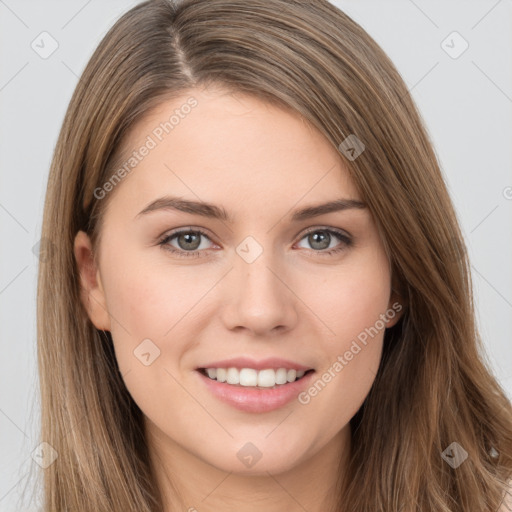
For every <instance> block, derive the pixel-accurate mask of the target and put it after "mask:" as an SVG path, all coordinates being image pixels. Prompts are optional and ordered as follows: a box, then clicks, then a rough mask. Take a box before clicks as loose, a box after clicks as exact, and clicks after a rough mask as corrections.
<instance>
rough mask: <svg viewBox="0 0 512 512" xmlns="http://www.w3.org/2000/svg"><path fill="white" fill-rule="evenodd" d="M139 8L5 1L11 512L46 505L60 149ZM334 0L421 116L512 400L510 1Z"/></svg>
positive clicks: (3, 315)
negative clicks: (49, 329) (51, 218)
mask: <svg viewBox="0 0 512 512" xmlns="http://www.w3.org/2000/svg"><path fill="white" fill-rule="evenodd" d="M248 1H250V0H248ZM136 3H137V2H136V1H132V2H130V1H127V0H124V1H123V0H116V1H100V0H89V1H86V0H68V1H66V2H64V1H46V0H45V1H35V0H34V1H19V0H18V1H17V0H0V112H1V116H0V144H1V151H0V233H1V243H2V251H1V258H2V259H1V260H0V340H1V353H0V354H1V355H0V376H1V387H0V510H1V511H5V512H9V511H18V510H21V509H23V510H35V509H36V506H35V505H32V506H31V507H30V508H29V507H28V506H27V505H26V506H23V507H22V508H20V505H19V502H18V499H19V496H20V495H21V494H22V492H23V490H24V488H25V487H26V486H27V485H29V482H30V478H29V470H30V469H31V467H32V468H34V467H35V463H34V462H33V460H32V452H33V450H34V449H35V447H36V446H37V444H38V442H39V441H38V421H39V420H38V415H39V411H38V401H39V400H38V394H37V393H38V391H37V374H36V345H35V339H36V321H35V291H36V278H37V264H38V260H37V257H36V255H35V254H34V251H33V246H34V245H35V244H36V243H37V242H38V240H39V238H40V235H39V233H40V229H41V216H42V207H43V201H44V194H45V188H46V180H47V175H48V169H49V165H50V161H51V157H52V152H53V149H54V146H55V143H56V140H57V135H58V133H59V130H60V126H61V123H62V120H63V117H64V113H65V110H66V108H67V105H68V102H69V100H70V98H71V94H72V92H73V89H74V87H75V85H76V83H77V81H78V76H79V75H80V73H81V72H82V70H83V68H84V66H85V64H86V62H87V60H88V58H89V57H90V55H91V54H92V52H93V50H94V48H95V47H96V46H97V44H98V43H99V41H100V40H101V38H102V37H103V36H104V34H105V33H106V31H107V30H108V29H109V28H110V26H111V25H112V24H113V23H114V21H115V20H116V19H117V18H118V17H119V15H120V14H121V13H123V12H125V11H127V10H128V9H129V8H130V7H132V6H133V5H135V4H136ZM334 3H335V4H336V5H337V6H339V7H340V8H341V9H343V10H345V12H347V14H349V15H350V16H352V17H353V18H354V19H355V20H356V21H357V22H359V23H360V24H361V25H362V26H363V27H364V28H365V29H366V30H367V31H368V32H369V33H370V34H371V35H372V36H373V37H374V39H376V41H377V42H378V43H379V44H380V45H381V46H382V47H383V48H384V50H385V51H386V52H387V53H388V54H389V56H390V57H391V59H392V60H393V61H394V62H395V64H396V66H397V67H398V69H399V71H400V73H401V74H402V76H403V78H404V80H405V82H406V83H407V85H408V87H409V89H410V91H411V94H412V96H413V98H414V99H415V101H416V102H417V104H418V107H419V109H420V111H421V113H422V115H423V118H424V120H425V123H426V127H427V129H428V131H429V133H430V135H431V137H432V140H433V143H434V146H435V150H436V153H437V155H438V156H439V159H440V162H441V165H442V169H443V173H444V175H445V178H446V181H447V184H448V187H449V190H450V193H451V196H452V199H453V201H454V203H455V207H456V210H457V212H458V216H459V220H460V222H461V225H462V229H463V232H464V234H465V238H466V242H467V244H468V248H469V251H470V257H471V261H472V273H473V280H474V287H475V301H476V306H477V310H478V321H479V326H480V330H481V334H482V337H483V340H484V344H485V348H486V350H487V354H488V357H489V361H490V364H491V365H492V366H493V368H494V369H495V373H496V375H497V377H498V379H499V380H500V382H501V383H502V384H503V386H504V387H505V389H506V390H507V393H508V394H509V396H510V397H512V343H510V332H511V330H512V171H511V169H512V0H499V1H496V0H478V1H476V0H473V1H469V0H458V1H455V0H451V1H447V0H444V1H432V0H428V1H427V0H414V1H413V0H393V1H391V0H380V1H377V0H372V1H370V0H343V1H337V2H334ZM43 31H46V32H48V33H49V34H50V35H51V37H52V38H54V39H55V40H56V41H57V43H58V48H57V50H56V51H55V52H54V53H53V54H52V55H50V56H49V57H48V58H46V59H43V58H42V57H41V56H40V55H39V54H38V53H36V51H34V49H32V47H31V44H32V42H33V41H35V42H34V43H33V44H34V46H35V45H39V48H40V50H39V51H41V52H42V51H44V50H43V44H44V49H46V51H47V50H48V49H50V48H51V46H50V44H51V40H50V39H49V38H48V36H40V34H41V33H42V32H43ZM453 31H457V32H458V33H459V34H460V35H461V36H462V38H464V39H465V40H466V41H467V42H468V44H469V47H468V49H467V50H466V51H465V52H464V53H462V54H461V55H460V56H459V57H458V58H452V57H451V56H450V55H448V53H446V51H445V49H444V48H446V47H447V46H451V47H452V48H451V50H449V51H451V52H452V53H453V52H456V51H457V50H458V49H460V48H462V46H461V42H462V40H460V39H459V40H457V36H450V38H448V40H447V41H446V42H445V43H444V45H443V46H442V42H443V40H445V39H446V38H447V36H449V35H450V34H451V33H452V32H453ZM44 37H46V39H45V40H44V41H43V42H41V41H42V38H44ZM452 41H453V42H452ZM448 49H449V48H448ZM32 471H33V469H32ZM29 489H30V486H29Z"/></svg>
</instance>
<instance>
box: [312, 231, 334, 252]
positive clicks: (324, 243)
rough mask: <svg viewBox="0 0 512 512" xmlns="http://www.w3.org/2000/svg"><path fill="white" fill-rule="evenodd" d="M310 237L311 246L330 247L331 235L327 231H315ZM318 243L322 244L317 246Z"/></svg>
mask: <svg viewBox="0 0 512 512" xmlns="http://www.w3.org/2000/svg"><path fill="white" fill-rule="evenodd" d="M309 238H310V243H311V246H312V247H313V248H316V249H326V248H327V247H329V241H330V240H329V238H330V235H329V234H328V233H326V232H325V231H315V232H314V233H312V234H311V235H309ZM319 240H320V241H319ZM316 243H319V244H320V246H319V247H318V246H317V247H315V244H316Z"/></svg>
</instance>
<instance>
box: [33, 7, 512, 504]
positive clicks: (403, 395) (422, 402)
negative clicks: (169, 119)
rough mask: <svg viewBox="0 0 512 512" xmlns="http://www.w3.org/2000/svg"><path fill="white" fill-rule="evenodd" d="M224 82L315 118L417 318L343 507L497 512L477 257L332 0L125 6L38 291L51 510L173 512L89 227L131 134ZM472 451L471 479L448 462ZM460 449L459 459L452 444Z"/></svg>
mask: <svg viewBox="0 0 512 512" xmlns="http://www.w3.org/2000/svg"><path fill="white" fill-rule="evenodd" d="M209 84H221V85H222V86H223V87H224V88H226V90H232V91H236V92H242V93H246V94H251V95H254V96H257V97H258V98H260V99H263V100H265V101H268V102H271V103H273V104H275V105H278V106H281V107H282V108H287V109H291V110H293V111H294V112H296V113H298V114H299V115H301V116H303V117H304V118H305V119H306V120H307V121H309V122H310V123H311V124H312V125H313V126H315V127H316V128H317V129H318V130H320V132H321V133H322V134H323V135H324V136H325V137H326V138H327V139H328V140H329V141H330V142H331V143H332V144H333V146H334V147H336V148H340V144H341V143H342V142H343V141H344V140H345V139H346V137H348V136H349V135H351V134H353V135H355V136H356V137H357V139H359V140H360V141H362V142H363V144H364V146H365V150H364V151H363V152H362V153H361V154H360V155H359V157H358V158H356V159H352V158H347V155H346V154H345V153H344V152H343V151H342V150H341V149H340V150H339V153H340V158H341V159H342V160H343V162H344V164H345V166H346V167H347V168H348V170H349V172H350V175H351V177H352V179H353V180H354V182H355V184H356V186H357V187H358V189H359V191H360V193H361V195H362V198H363V200H364V201H365V202H366V203H367V204H368V207H369V208H370V210H371V212H372V214H373V216H374V218H375V221H376V223H377V226H378V228H379V231H380V233H381V236H382V239H383V241H384V243H385V246H386V250H387V252H388V256H389V258H390V262H391V266H392V275H393V284H394V288H395V289H396V290H399V292H400V294H401V297H402V303H403V305H404V314H403V316H402V318H401V319H400V321H399V322H398V323H397V324H396V325H395V326H394V327H392V328H390V329H388V330H387V331H386V334H385V338H384V348H383V356H382V361H381V364H380V367H379V371H378V374H377V376H376V379H375V382H374V385H373V387H372V388H371V390H370V393H369V394H368V396H367V398H366V400H365V401H364V404H363V405H362V407H361V408H360V410H359V411H358V412H357V414H356V415H355V416H354V417H353V418H352V420H351V422H350V424H351V430H352V448H351V453H350V471H349V474H348V476H349V478H347V480H346V481H343V483H342V479H341V478H340V485H339V507H338V508H339V509H340V510H343V511H344V512H366V511H367V512H370V511H371V512H375V511H390V512H391V511H393V512H395V511H402V512H408V511H413V510H414V511H417V510H421V511H423V512H425V511H434V510H435V511H445V512H448V511H452V512H453V511H460V512H462V511H465V512H467V511H468V510H478V511H484V510H485V511H495V510H496V509H497V508H498V507H499V504H500V502H501V500H502V498H503V495H504V493H505V491H506V487H505V484H506V482H508V480H509V479H510V477H511V475H512V410H511V405H510V403H509V402H508V400H507V398H506V395H505V393H504V391H503V389H502V388H501V387H500V385H499V384H498V382H497V381H496V379H495V377H494V376H493V374H492V371H491V368H490V365H489V363H488V362H487V360H486V356H485V353H484V349H483V346H482V343H481V340H480V338H479V334H478V331H477V327H476V323H475V314H474V304H473V299H472V297H473V291H472V285H471V277H470V273H469V262H468V257H467V253H466V248H465V245H464V241H463V238H462V235H461V231H460V228H459V225H458V221H457V218H456V215H455V212H454V209H453V206H452V203H451V200H450V198H449V196H448V193H447V190H446V187H445V184H444V181H443V178H442V174H441V171H440V168H439V163H438V161H437V159H436V155H435V153H434V151H433V149H432V143H431V141H430V140H429V137H428V135H427V133H426V131H425V128H424V126H423V121H422V119H421V117H420V114H419V113H418V111H417V109H416V107H415V105H414V102H413V100H412V99H411V96H410V95H409V92H408V90H407V87H406V85H405V84H404V81H403V80H402V78H401V76H400V74H399V73H398V71H397V70H396V68H395V67H394V65H393V64H392V62H391V61H390V60H389V58H388V57H387V55H386V54H385V53H384V52H383V50H382V49H381V48H380V47H379V46H378V45H377V43H376V42H375V41H374V40H373V39H372V38H371V37H370V36H369V35H368V34H367V33H366V32H365V31H364V30H363V29H362V28H361V26H359V25H358V24H357V23H355V22H354V21H353V20H352V19H351V18H350V17H348V16H347V15H346V14H344V13H343V12H342V11H340V10H339V9H337V8H336V7H334V6H333V5H332V4H330V3H328V2H327V1H325V0H316V1H313V0H311V1H298V0H296V1H294V0H251V1H247V0H184V1H171V0H150V1H147V2H143V3H141V4H139V5H137V6H135V7H134V8H132V9H131V10H130V11H128V12H127V13H126V14H124V15H123V16H122V17H121V18H120V19H119V20H118V21H117V22H116V23H115V25H114V26H113V27H112V28H111V29H110V31H109V32H108V33H107V35H106V36H105V37H104V39H103V40H102V41H101V43H100V44H99V46H98V48H97V49H96V51H95V52H94V54H93V56H92V57H91V59H90V61H89V63H88V64H87V66H86V68H85V70H84V72H83V74H82V76H81V78H80V81H79V83H78V85H77V87H76V90H75V92H74V95H73V97H72V99H71V102H70V105H69V108H68V110H67V113H66V116H65V119H64V123H63V126H62V130H61V132H60V136H59V139H58V142H57V145H56V148H55V153H54V157H53V161H52V165H51V170H50V176H49V181H48V189H47V193H46V203H45V209H44V219H43V228H42V237H43V239H44V240H45V243H46V244H48V245H49V246H51V247H52V249H53V255H52V257H50V258H47V259H46V260H45V261H44V262H41V265H40V270H39V282H38V362H39V372H40V385H41V401H42V433H41V435H42V439H41V440H42V441H45V442H47V443H49V444H50V445H51V446H52V447H53V448H54V449H55V450H56V452H57V453H58V457H57V459H56V460H55V462H54V463H53V464H51V465H50V466H49V467H48V468H47V469H45V470H44V500H45V505H44V506H45V508H44V510H45V511H48V512H49V511H52V512H56V511H65V510H66V511H78V510H80V511H81V512H85V511H95V512H96V511H102V512H119V511H120V510H123V511H126V512H128V511H133V512H150V511H152V512H156V511H162V510H163V504H162V499H161V496H160V491H159V489H158V488H157V485H156V480H155V476H154V474H153V472H152V469H151V464H150V462H149V456H148V450H147V445H146V440H145V435H144V428H143V421H142V420H143V418H142V413H141V411H140V410H139V408H138V407H137V405H136V404H135V402H134V401H133V399H132V398H131V396H130V395H129V393H128V391H127V389H126V387H125V385H124V382H123V378H122V376H121V375H120V373H119V371H118V368H117V364H116V360H115V355H114V352H113V348H112V340H111V338H110V333H109V332H104V331H98V330H97V329H96V328H95V327H94V326H93V325H92V323H91V322H90V320H89V318H88V316H87V313H86V311H85V309H84V307H83V305H82V303H81V301H80V280H79V275H78V270H77V265H76V262H75V260H74V257H73V241H74V237H75V235H76V233H77V231H78V230H84V231H86V232H87V233H88V234H89V235H90V236H91V237H92V239H93V245H94V246H95V247H97V246H98V244H99V240H100V239H99V234H100V232H101V229H100V228H101V219H102V216H103V213H104V211H105V207H106V205H107V204H108V199H109V196H107V197H105V198H104V199H101V200H99V199H98V198H97V197H96V196H95V194H94V191H95V189H97V188H98V187H101V186H102V184H104V183H106V182H107V181H108V180H109V179H110V178H111V177H112V175H113V173H114V171H115V169H116V165H118V163H119V162H118V159H119V150H120V147H121V144H122V142H123V140H125V137H126V135H127V133H128V131H129V130H130V129H131V128H133V126H134V125H135V123H136V122H137V121H138V120H140V119H141V118H142V116H143V115H144V114H146V113H147V112H149V110H151V109H152V108H153V107H155V106H157V105H158V104H159V103H161V102H162V101H164V100H165V99H169V98H172V97H175V96H178V95H182V94H183V93H184V92H186V91H188V90H189V89H191V88H193V87H198V86H204V85H209ZM452 443H457V449H458V447H459V446H460V447H462V449H463V450H464V451H465V452H467V459H466V460H465V461H464V462H463V463H462V464H460V465H459V466H458V467H452V465H450V464H448V463H447V462H446V457H443V456H442V453H446V452H445V450H446V449H447V448H448V449H453V446H456V445H453V444H452ZM450 446H451V448H450Z"/></svg>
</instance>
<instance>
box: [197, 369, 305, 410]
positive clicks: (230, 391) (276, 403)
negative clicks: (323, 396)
mask: <svg viewBox="0 0 512 512" xmlns="http://www.w3.org/2000/svg"><path fill="white" fill-rule="evenodd" d="M314 373H315V372H310V373H308V374H307V375H304V377H302V378H301V379H299V380H296V381H294V382H289V383H288V384H282V385H280V386H279V387H277V388H274V389H270V388H255V387H244V386H233V385H231V384H226V383H225V382H218V381H216V380H213V379H210V378H209V377H207V376H206V375H203V374H202V373H201V372H200V371H197V374H198V375H199V376H200V377H201V379H202V381H203V382H204V383H205V385H206V386H207V388H208V389H209V390H210V391H211V392H212V394H213V395H214V396H215V397H217V398H218V399H219V400H221V401H222V402H225V403H227V404H229V405H231V406H232V407H235V408H236V409H239V410H241V411H245V412H255V413H261V412H269V411H274V410H275V409H279V408H280V407H283V406H284V405H286V404H288V403H290V402H291V401H292V400H293V399H295V398H297V396H298V395H299V393H300V392H301V391H302V390H303V389H304V388H306V387H307V386H308V385H309V382H310V380H311V378H312V376H313V375H314Z"/></svg>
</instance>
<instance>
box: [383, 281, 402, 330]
mask: <svg viewBox="0 0 512 512" xmlns="http://www.w3.org/2000/svg"><path fill="white" fill-rule="evenodd" d="M404 310H405V305H404V303H403V298H402V296H401V294H400V292H399V291H397V290H396V289H395V288H392V289H391V297H390V299H389V303H388V309H387V311H386V317H387V318H388V321H387V322H386V329H389V328H390V327H393V326H394V325H396V324H397V323H398V321H399V320H400V318H402V315H403V313H404Z"/></svg>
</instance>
